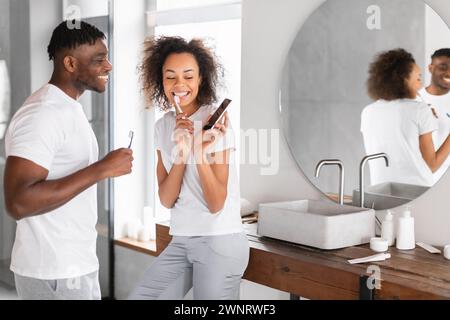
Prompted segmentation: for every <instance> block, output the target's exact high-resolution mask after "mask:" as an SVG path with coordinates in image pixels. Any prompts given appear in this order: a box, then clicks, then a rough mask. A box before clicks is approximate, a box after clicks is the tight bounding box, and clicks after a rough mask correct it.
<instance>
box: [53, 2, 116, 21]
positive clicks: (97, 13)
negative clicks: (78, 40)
mask: <svg viewBox="0 0 450 320" xmlns="http://www.w3.org/2000/svg"><path fill="white" fill-rule="evenodd" d="M62 4H63V11H62V12H61V14H64V17H66V18H73V16H72V14H74V13H73V12H72V10H70V9H71V7H72V6H77V7H78V8H80V9H81V10H80V11H81V12H80V13H81V18H83V19H86V18H93V17H101V16H107V15H108V0H94V1H92V0H63V1H62Z"/></svg>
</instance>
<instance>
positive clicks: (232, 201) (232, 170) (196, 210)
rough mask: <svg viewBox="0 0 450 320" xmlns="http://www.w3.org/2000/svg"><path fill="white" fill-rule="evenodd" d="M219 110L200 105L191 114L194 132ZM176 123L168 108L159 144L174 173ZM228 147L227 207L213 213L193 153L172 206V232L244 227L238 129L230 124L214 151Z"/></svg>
mask: <svg viewBox="0 0 450 320" xmlns="http://www.w3.org/2000/svg"><path fill="white" fill-rule="evenodd" d="M214 111H215V108H214V107H211V106H204V107H201V108H199V110H197V111H196V112H195V113H194V114H193V115H191V116H190V117H189V119H190V120H191V121H193V122H194V134H197V133H198V132H199V131H200V130H201V129H202V126H203V124H204V123H205V122H206V120H207V119H208V117H209V115H210V114H212V113H213V112H214ZM175 125H176V115H175V113H174V112H173V111H170V112H167V113H166V114H165V115H164V116H163V117H162V118H161V119H159V120H158V121H157V122H156V126H155V144H156V149H157V150H159V151H160V152H161V157H162V162H163V165H164V168H165V169H166V171H167V173H170V170H171V169H172V166H173V164H174V160H175V152H174V150H175V143H174V141H173V139H172V137H173V132H174V129H175ZM224 150H230V151H232V152H231V153H230V160H229V171H228V172H229V174H228V188H227V198H226V200H225V204H224V208H223V209H222V210H221V211H220V212H218V213H216V214H212V213H211V212H210V211H209V210H208V206H207V203H206V201H205V199H204V197H203V190H202V186H201V183H200V177H199V174H198V171H197V166H196V164H195V162H194V161H193V155H192V154H191V156H190V159H189V160H188V163H187V164H186V169H185V173H184V177H183V182H182V184H181V190H180V194H179V197H178V199H177V201H176V202H175V205H174V207H173V208H172V209H171V219H170V234H171V235H172V236H210V235H223V234H231V233H239V232H242V231H243V227H242V222H241V216H240V194H239V183H238V178H237V170H236V163H235V159H234V151H235V142H234V133H233V130H232V129H231V128H228V130H227V133H226V135H225V136H224V137H222V138H221V139H220V140H218V141H217V143H216V144H215V147H214V150H212V152H220V151H224Z"/></svg>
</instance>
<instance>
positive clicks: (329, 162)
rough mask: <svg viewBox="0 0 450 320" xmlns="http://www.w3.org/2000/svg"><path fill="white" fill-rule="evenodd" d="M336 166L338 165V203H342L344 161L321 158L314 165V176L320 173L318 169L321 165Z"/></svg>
mask: <svg viewBox="0 0 450 320" xmlns="http://www.w3.org/2000/svg"><path fill="white" fill-rule="evenodd" d="M331 165H334V166H338V167H339V204H341V205H343V204H344V179H345V169H344V163H343V162H342V161H341V160H331V159H330V160H322V161H320V162H319V163H318V164H317V166H316V178H318V177H319V175H320V170H321V169H322V167H323V166H331Z"/></svg>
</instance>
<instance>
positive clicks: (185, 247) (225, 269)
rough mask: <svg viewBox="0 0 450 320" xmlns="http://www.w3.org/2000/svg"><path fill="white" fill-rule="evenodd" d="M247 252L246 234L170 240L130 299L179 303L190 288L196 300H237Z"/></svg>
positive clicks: (247, 257) (246, 260)
mask: <svg viewBox="0 0 450 320" xmlns="http://www.w3.org/2000/svg"><path fill="white" fill-rule="evenodd" d="M249 252H250V250H249V244H248V240H247V236H246V234H245V233H235V234H228V235H220V236H203V237H173V239H172V241H171V242H170V244H169V245H168V246H167V248H166V249H165V250H164V251H163V252H162V253H161V255H160V256H159V257H158V258H157V259H156V260H155V261H154V262H153V263H152V264H151V265H150V267H149V268H148V269H147V271H146V272H145V274H144V276H143V279H142V280H141V282H140V283H139V284H138V286H137V287H136V288H135V289H134V291H133V292H132V293H131V295H130V296H129V299H130V300H154V299H155V300H156V299H157V300H180V299H183V297H184V296H185V295H186V293H187V292H188V291H189V290H190V289H191V288H192V287H193V289H194V299H195V300H235V299H239V288H240V282H241V278H242V275H243V274H244V271H245V269H246V268H247V264H248V259H249Z"/></svg>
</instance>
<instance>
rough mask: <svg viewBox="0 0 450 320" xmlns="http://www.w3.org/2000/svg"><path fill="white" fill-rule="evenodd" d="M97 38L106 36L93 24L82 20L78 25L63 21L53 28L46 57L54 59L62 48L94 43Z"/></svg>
mask: <svg viewBox="0 0 450 320" xmlns="http://www.w3.org/2000/svg"><path fill="white" fill-rule="evenodd" d="M69 26H70V27H69ZM98 39H102V40H104V39H106V36H105V34H104V33H103V32H102V31H100V30H99V29H97V28H96V27H95V26H93V25H91V24H89V23H87V22H84V21H80V23H79V26H76V25H75V24H74V23H72V22H71V21H63V22H62V23H60V24H59V25H58V26H57V27H56V28H55V30H53V34H52V38H51V39H50V43H49V45H48V47H47V52H48V57H49V59H50V60H55V56H56V54H57V53H58V52H59V51H60V50H62V49H74V48H76V47H78V46H81V45H83V44H89V45H94V44H95V42H96V41H97V40H98Z"/></svg>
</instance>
